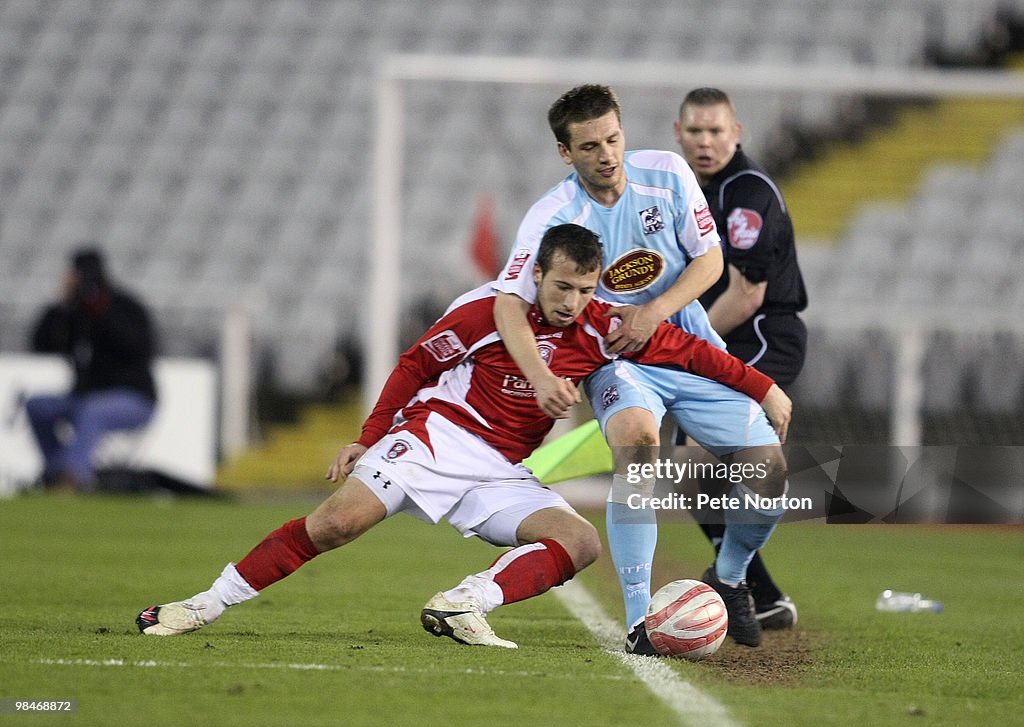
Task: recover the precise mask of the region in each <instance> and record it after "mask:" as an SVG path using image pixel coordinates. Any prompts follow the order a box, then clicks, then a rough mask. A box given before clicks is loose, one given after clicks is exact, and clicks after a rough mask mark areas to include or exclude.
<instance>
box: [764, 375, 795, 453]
mask: <svg viewBox="0 0 1024 727" xmlns="http://www.w3.org/2000/svg"><path fill="white" fill-rule="evenodd" d="M761 408H762V409H764V413H765V414H766V415H767V417H768V421H769V422H771V424H772V426H773V427H774V428H775V433H776V434H778V435H779V441H780V442H781V443H782V444H785V443H786V433H787V432H788V431H789V422H790V419H792V418H793V402H792V401H791V400H790V398H789V397H788V396H786V392H784V391H783V390H782V389H780V388H779V385H778V384H772V387H771V388H770V389H768V393H767V394H765V397H764V399H762V400H761Z"/></svg>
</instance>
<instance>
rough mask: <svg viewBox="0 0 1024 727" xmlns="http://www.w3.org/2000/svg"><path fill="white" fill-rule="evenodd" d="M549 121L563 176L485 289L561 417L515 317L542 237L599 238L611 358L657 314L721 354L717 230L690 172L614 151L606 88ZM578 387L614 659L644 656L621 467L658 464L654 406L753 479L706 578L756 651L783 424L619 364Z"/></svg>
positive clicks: (634, 545) (639, 559)
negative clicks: (752, 588) (618, 634)
mask: <svg viewBox="0 0 1024 727" xmlns="http://www.w3.org/2000/svg"><path fill="white" fill-rule="evenodd" d="M548 122H549V125H550V126H551V130H552V131H553V132H554V135H555V138H556V140H557V144H558V152H559V154H560V156H561V157H562V159H563V161H564V162H565V163H566V164H569V165H571V166H572V167H573V168H574V170H575V171H574V172H573V173H572V174H570V175H569V176H568V177H566V179H565V180H563V181H562V182H561V183H559V184H558V185H556V186H555V187H554V188H552V189H551V190H550V191H549V192H548V193H547V194H546V195H544V196H543V197H542V198H541V199H540V200H539V201H538V202H536V203H535V204H534V205H533V206H532V207H531V208H530V210H529V212H528V213H527V214H526V216H525V217H524V219H523V221H522V223H521V225H520V227H519V231H518V233H517V237H516V243H515V247H514V249H513V251H512V254H511V256H510V258H509V260H508V262H507V263H506V265H505V268H504V270H503V271H502V272H501V274H500V275H499V277H498V279H497V281H496V282H495V287H496V289H497V290H499V291H500V292H501V294H500V295H498V297H497V300H496V302H495V317H496V320H497V323H498V329H499V331H500V332H501V334H502V338H503V339H504V341H505V345H506V347H507V348H508V350H509V351H510V352H511V354H512V355H513V357H514V358H515V361H516V363H517V364H518V365H519V367H520V368H521V369H522V371H523V373H524V374H525V375H526V377H527V378H528V379H529V381H530V383H531V385H532V386H533V388H534V390H535V391H536V395H537V403H538V406H540V407H541V409H542V410H544V412H545V413H547V414H548V415H549V416H552V417H556V418H561V417H566V416H568V410H569V408H570V407H571V406H572V405H573V404H575V403H576V402H577V401H579V399H580V397H579V393H578V392H577V391H576V389H575V388H574V387H572V386H571V384H569V382H567V381H565V380H562V379H559V378H558V377H556V376H554V375H553V374H552V373H551V372H550V370H549V369H548V367H547V364H546V363H545V362H544V360H543V359H542V358H541V355H540V353H539V352H538V348H537V342H536V340H534V338H533V334H532V333H531V331H530V328H529V326H528V323H527V320H526V311H527V309H528V308H529V305H530V304H531V303H533V302H534V300H535V299H536V287H535V285H534V283H533V280H532V277H531V276H530V274H529V271H530V270H532V269H533V263H534V256H535V255H536V252H537V248H538V246H539V244H540V239H541V237H542V236H543V234H544V231H545V230H547V229H548V228H550V227H553V226H554V225H558V224H562V223H565V222H573V223H576V224H579V225H582V226H584V227H587V228H589V229H590V230H592V231H594V232H596V233H597V234H598V235H599V236H600V238H601V241H602V243H603V244H604V248H605V254H604V259H605V263H604V265H605V267H604V270H603V272H602V275H601V279H600V287H599V289H598V295H599V296H600V297H602V298H605V299H607V300H611V301H615V302H618V303H622V304H625V305H623V306H622V307H619V308H616V310H615V315H616V316H617V317H619V318H620V320H621V325H620V326H619V327H618V328H617V329H616V330H614V331H613V332H612V333H610V334H609V335H608V336H607V338H606V339H605V343H606V346H607V347H608V350H609V351H611V352H630V351H635V350H638V349H640V348H642V347H643V346H644V345H645V344H646V342H647V340H648V339H649V338H650V336H651V334H652V333H653V331H654V329H655V327H656V326H657V324H658V322H659V321H661V320H665V319H667V320H669V321H671V322H672V323H675V324H677V325H679V326H680V327H682V328H684V329H685V330H687V331H690V332H691V333H695V334H697V335H699V336H701V337H703V338H705V339H707V340H708V341H711V342H712V343H714V344H715V345H716V346H719V347H720V348H723V349H724V348H725V344H724V342H723V341H722V339H721V337H720V336H719V335H718V334H717V333H716V332H715V331H714V329H713V328H712V327H711V324H710V323H709V321H708V317H707V313H706V312H705V311H704V308H703V307H702V306H701V304H700V303H699V302H698V301H697V300H696V299H697V297H698V296H699V295H700V294H701V293H703V292H704V291H705V290H706V289H707V288H708V287H709V286H710V285H711V284H712V283H714V281H716V280H717V279H718V277H719V276H720V275H721V272H722V265H723V263H722V252H721V248H720V247H719V236H718V232H717V230H716V228H715V222H714V219H713V217H712V214H711V211H710V210H709V209H708V206H707V203H706V201H705V199H704V195H703V193H702V192H701V190H700V187H699V185H698V184H697V180H696V178H695V177H694V175H693V172H692V171H691V170H690V168H689V167H688V166H687V164H686V162H685V161H684V160H683V158H682V157H680V156H679V155H678V154H675V153H673V152H667V151H633V152H629V153H627V152H626V151H625V139H624V135H623V130H622V124H621V110H620V107H619V103H618V99H617V98H616V96H615V93H614V92H613V91H612V90H611V89H610V88H608V87H606V86H598V85H584V86H579V87H577V88H574V89H572V90H570V91H568V92H567V93H565V94H564V95H563V96H562V97H561V98H559V99H558V100H557V101H556V102H555V103H554V104H553V105H552V106H551V109H550V110H549V112H548ZM585 386H586V391H587V396H588V398H589V400H590V403H591V405H592V406H593V408H594V413H595V415H596V416H597V418H598V421H599V422H600V424H601V429H602V431H603V432H604V435H605V437H606V439H607V440H608V443H609V445H610V446H611V448H612V451H613V453H614V454H615V474H614V475H613V477H612V487H611V490H610V492H609V495H608V506H607V525H608V541H609V549H610V550H611V553H612V558H613V561H614V563H615V567H616V570H617V572H618V574H619V582H620V585H621V587H622V591H623V598H624V601H625V606H626V629H627V637H626V651H628V652H631V653H640V654H653V653H655V652H654V650H653V648H652V647H651V645H650V643H649V641H648V640H647V635H646V631H645V629H644V625H643V619H644V615H645V613H646V610H647V605H648V603H649V601H650V589H651V582H650V579H651V562H652V561H653V558H654V550H655V546H656V543H657V520H656V513H655V511H654V510H653V509H643V508H636V507H635V506H634V507H630V506H629V504H628V503H630V502H632V503H634V505H635V503H636V502H637V499H636V498H633V499H632V500H631V499H630V495H632V494H640V495H646V494H650V493H652V492H653V490H654V485H655V482H654V478H653V477H652V478H646V479H643V478H641V481H640V482H635V480H636V479H637V478H636V477H632V478H630V477H628V474H629V472H630V469H629V467H630V465H631V464H632V465H636V464H639V463H645V462H653V461H654V460H655V459H656V457H657V451H658V446H659V428H660V422H661V419H662V417H663V416H664V414H665V413H666V411H668V412H670V413H671V414H672V415H673V417H675V419H676V421H677V422H678V424H679V426H680V427H681V428H682V429H684V430H685V431H686V432H687V433H689V434H690V435H691V436H693V437H694V439H695V440H696V441H697V442H699V443H700V444H701V445H702V446H703V447H704V448H705V449H707V450H708V451H710V452H712V453H714V454H715V455H716V456H718V457H719V458H720V459H721V460H722V461H723V462H726V463H729V464H730V465H736V466H739V465H743V464H749V465H750V468H748V469H750V470H751V471H755V470H756V472H757V476H755V477H751V478H749V479H746V480H744V481H743V482H740V483H736V484H735V485H734V486H733V487H732V490H731V491H730V493H729V494H730V496H731V497H734V498H737V499H738V501H739V502H740V503H741V504H742V506H741V507H739V508H735V509H732V510H727V511H726V516H725V517H726V533H725V538H724V541H723V544H722V548H721V551H720V553H719V555H718V557H717V558H716V561H715V563H714V565H713V566H712V567H711V568H709V569H708V570H707V572H705V574H704V580H705V581H706V582H707V583H708V584H709V585H711V586H712V587H713V588H715V590H717V591H718V592H719V593H720V594H721V595H722V598H723V600H724V601H725V603H726V608H727V610H728V613H729V634H730V635H731V636H732V637H733V638H734V639H735V640H736V641H737V642H738V643H741V644H746V645H748V646H757V645H759V644H760V642H761V626H760V624H759V623H758V622H757V620H756V618H755V617H754V612H753V607H752V602H751V600H750V597H749V588H748V587H747V585H746V582H745V576H746V568H747V564H748V563H749V562H750V559H751V558H752V557H753V554H754V553H755V552H756V551H757V550H758V549H759V548H761V547H762V546H764V544H765V543H766V542H767V541H768V538H769V537H770V536H771V533H772V531H773V530H774V528H775V525H776V524H777V522H778V520H779V519H780V518H781V517H782V514H783V512H784V509H783V507H782V500H781V496H782V495H783V494H784V492H785V486H786V462H785V458H784V456H783V454H782V450H781V447H780V437H781V438H782V439H784V438H785V428H784V425H780V430H779V431H778V432H776V431H775V429H774V428H773V426H772V424H771V423H770V422H769V421H768V419H767V417H766V416H765V415H764V412H763V410H762V409H761V408H760V407H759V406H758V405H757V403H756V402H754V401H753V400H752V399H750V398H749V397H747V396H745V395H743V394H738V393H737V392H735V391H732V390H731V389H729V388H727V387H725V386H722V385H721V384H718V383H716V382H713V381H710V380H708V379H703V378H701V377H698V376H693V375H691V374H687V373H685V372H683V371H679V370H676V369H671V368H661V367H655V366H642V365H636V364H632V363H630V362H624V361H617V362H615V363H613V364H609V365H606V366H604V367H602V368H601V369H600V370H599V371H597V372H596V373H594V374H592V375H591V376H590V377H589V378H588V379H587V380H586V383H585ZM634 474H635V473H634ZM631 480H633V482H631ZM748 494H756V495H759V496H762V497H764V498H772V500H771V503H770V505H768V506H765V505H764V504H763V503H759V504H758V505H757V506H754V505H753V504H751V505H749V506H748V505H747V504H746V503H747V502H748V501H747V499H746V498H745V497H744V496H745V495H748Z"/></svg>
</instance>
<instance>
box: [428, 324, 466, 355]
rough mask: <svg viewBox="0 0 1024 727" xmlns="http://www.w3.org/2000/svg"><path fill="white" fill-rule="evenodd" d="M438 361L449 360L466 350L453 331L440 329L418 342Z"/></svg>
mask: <svg viewBox="0 0 1024 727" xmlns="http://www.w3.org/2000/svg"><path fill="white" fill-rule="evenodd" d="M420 345H421V346H423V348H425V349H427V351H429V352H430V355H431V356H433V357H434V358H435V359H437V360H438V361H450V360H452V359H453V358H457V357H458V356H462V355H464V354H465V353H466V352H467V349H466V346H465V344H464V343H463V342H462V341H460V340H459V337H458V336H456V335H455V332H454V331H441V332H440V333H438V334H435V335H434V336H432V337H431V338H428V339H427V340H426V341H424V342H423V343H421V344H420Z"/></svg>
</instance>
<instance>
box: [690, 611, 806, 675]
mask: <svg viewBox="0 0 1024 727" xmlns="http://www.w3.org/2000/svg"><path fill="white" fill-rule="evenodd" d="M813 641H814V639H813V637H812V635H811V634H810V633H809V632H807V631H805V630H804V629H803V628H801V626H800V625H799V624H797V625H796V626H794V627H793V628H791V629H782V630H778V631H765V632H764V640H763V641H762V642H761V645H760V646H758V647H757V648H750V647H749V646H741V645H739V644H737V643H736V642H735V641H733V640H732V639H731V638H727V639H726V640H725V643H723V644H722V647H721V648H720V649H719V650H718V651H716V652H715V653H714V654H712V655H711V656H709V657H708V658H707V659H705V660H704V661H702V662H701V665H702V666H706V667H708V668H711V669H714V670H716V671H718V672H721V674H722V676H724V677H725V678H726V679H727V680H728V681H729V682H730V683H732V684H736V685H740V686H769V687H777V686H786V685H789V684H794V683H796V682H797V681H798V680H799V678H800V674H801V673H802V672H803V671H804V670H805V669H806V668H807V667H808V666H810V664H811V663H812V662H813V660H814V645H813Z"/></svg>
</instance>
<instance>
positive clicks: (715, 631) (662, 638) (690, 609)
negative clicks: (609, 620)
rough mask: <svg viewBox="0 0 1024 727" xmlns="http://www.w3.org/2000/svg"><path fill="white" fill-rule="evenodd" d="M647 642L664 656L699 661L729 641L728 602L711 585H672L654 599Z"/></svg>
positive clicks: (686, 582)
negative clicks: (727, 636) (726, 635)
mask: <svg viewBox="0 0 1024 727" xmlns="http://www.w3.org/2000/svg"><path fill="white" fill-rule="evenodd" d="M644 623H645V625H646V626H647V638H648V639H650V641H651V645H652V646H653V647H654V648H655V649H657V650H658V653H659V654H661V655H663V656H680V657H682V658H684V659H688V660H689V661H699V660H701V659H703V658H705V657H708V656H711V655H712V654H714V653H715V652H716V651H718V647H719V646H721V645H722V642H723V641H725V632H726V629H727V628H728V627H729V616H728V614H727V613H726V611H725V602H724V601H723V600H722V597H721V596H719V595H718V594H717V593H716V592H715V590H714V589H713V588H712V587H711V586H709V585H708V584H707V583H701V582H700V581H695V580H691V579H684V580H681V581H672V582H671V583H669V584H667V585H665V586H663V587H662V588H660V589H659V590H658V592H657V593H655V594H654V596H653V597H652V598H651V603H650V605H649V606H648V607H647V616H646V618H645V620H644Z"/></svg>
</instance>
